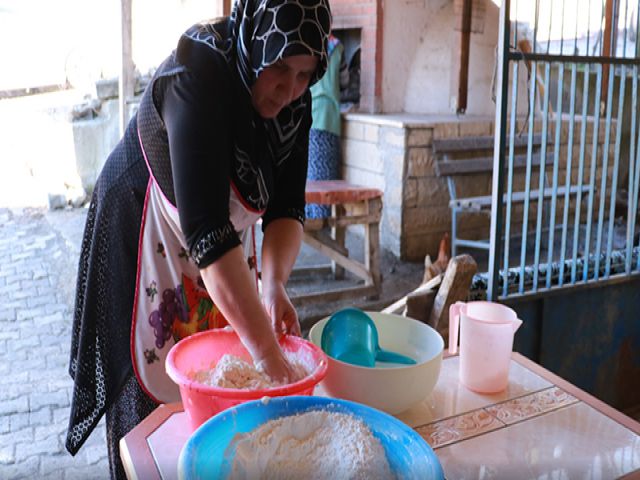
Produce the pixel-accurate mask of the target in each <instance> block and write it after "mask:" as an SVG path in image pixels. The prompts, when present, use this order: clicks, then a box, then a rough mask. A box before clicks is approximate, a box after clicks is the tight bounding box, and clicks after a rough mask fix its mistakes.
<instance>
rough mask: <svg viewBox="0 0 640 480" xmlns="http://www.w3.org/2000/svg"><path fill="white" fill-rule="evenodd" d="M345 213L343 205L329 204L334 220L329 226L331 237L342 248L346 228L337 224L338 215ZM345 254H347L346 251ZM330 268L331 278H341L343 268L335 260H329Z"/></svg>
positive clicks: (342, 276) (343, 246)
mask: <svg viewBox="0 0 640 480" xmlns="http://www.w3.org/2000/svg"><path fill="white" fill-rule="evenodd" d="M344 214H345V209H344V206H343V205H338V204H333V205H331V215H332V217H333V218H334V219H335V220H336V224H335V226H334V227H332V228H331V237H332V238H333V239H334V240H335V242H336V243H337V244H338V245H339V246H340V247H342V248H345V238H346V233H347V228H346V227H343V226H340V225H339V220H340V217H343V216H344ZM346 256H349V254H348V253H347V254H346ZM331 270H332V272H333V278H335V279H336V280H342V279H343V278H344V268H343V267H341V266H340V265H338V264H337V263H336V262H334V261H332V262H331Z"/></svg>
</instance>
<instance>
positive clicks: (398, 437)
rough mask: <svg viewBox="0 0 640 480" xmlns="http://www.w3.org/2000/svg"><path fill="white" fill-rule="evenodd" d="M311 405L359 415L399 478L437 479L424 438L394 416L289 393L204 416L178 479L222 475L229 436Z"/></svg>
mask: <svg viewBox="0 0 640 480" xmlns="http://www.w3.org/2000/svg"><path fill="white" fill-rule="evenodd" d="M314 410H327V411H330V412H338V413H346V414H351V415H353V416H355V417H356V418H358V419H360V420H362V421H363V422H364V423H365V424H366V425H367V426H368V427H369V429H370V430H371V432H372V433H373V435H374V436H375V437H376V438H377V439H378V440H379V441H380V443H381V444H382V447H383V448H384V450H385V453H386V455H387V460H388V462H389V465H390V467H391V470H392V471H393V472H394V473H395V475H396V476H397V478H398V479H399V480H442V479H444V474H443V471H442V467H441V466H440V462H439V461H438V458H437V457H436V455H435V453H433V450H432V449H431V447H430V446H429V444H427V442H425V441H424V439H423V438H422V437H421V436H420V435H419V434H418V433H417V432H416V431H415V430H413V429H412V428H410V427H408V426H407V425H405V424H404V423H402V422H401V421H400V420H398V419H396V418H394V417H392V416H391V415H388V414H386V413H384V412H381V411H380V410H376V409H374V408H371V407H367V406H365V405H362V404H359V403H355V402H350V401H347V400H339V399H335V398H327V397H314V396H291V397H278V398H270V399H268V401H265V402H263V401H262V400H254V401H251V402H247V403H243V404H241V405H238V406H236V407H232V408H230V409H228V410H225V411H223V412H221V413H219V414H218V415H216V416H215V417H212V418H211V419H209V420H207V421H206V422H205V423H204V424H203V425H202V426H201V427H200V428H198V429H197V430H196V431H195V432H194V433H193V435H192V436H191V437H190V438H189V440H188V441H187V443H186V444H185V445H184V447H183V449H182V452H181V453H180V459H179V461H178V477H179V478H180V479H182V480H194V479H225V478H227V477H228V475H229V473H230V472H231V467H232V464H233V457H234V455H235V449H234V445H233V444H232V440H233V439H234V437H235V436H236V435H237V434H240V433H247V432H250V431H252V430H254V429H256V428H258V427H260V426H261V425H262V424H264V423H266V422H268V421H269V420H274V419H277V418H280V417H285V416H289V415H294V414H299V413H305V412H309V411H314Z"/></svg>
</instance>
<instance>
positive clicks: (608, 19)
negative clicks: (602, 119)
mask: <svg viewBox="0 0 640 480" xmlns="http://www.w3.org/2000/svg"><path fill="white" fill-rule="evenodd" d="M614 1H615V0H606V2H607V3H606V5H605V12H604V32H603V34H602V56H603V57H610V56H611V50H612V41H611V40H612V37H613V35H615V33H613V35H612V32H617V26H616V25H614V22H613V4H614ZM602 69H603V71H602V90H601V92H602V99H601V100H600V112H601V113H602V114H603V115H604V113H605V112H606V110H607V92H608V91H609V90H608V89H609V71H610V70H611V64H610V63H605V64H603V65H602Z"/></svg>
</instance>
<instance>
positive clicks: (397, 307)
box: [381, 273, 444, 314]
mask: <svg viewBox="0 0 640 480" xmlns="http://www.w3.org/2000/svg"><path fill="white" fill-rule="evenodd" d="M443 276H444V274H443V273H440V274H438V275H436V276H435V277H433V278H432V279H431V280H429V281H428V282H426V283H423V284H422V285H420V286H419V287H418V288H416V289H415V290H412V291H411V292H409V293H408V294H407V295H405V296H404V297H402V298H400V299H399V300H397V301H395V302H394V303H392V304H391V305H389V306H388V307H385V308H384V309H383V310H381V311H382V313H396V314H397V313H402V312H403V311H404V309H405V307H406V305H407V297H408V296H409V295H411V294H412V293H417V294H420V293H422V292H427V291H429V290H433V289H436V288H438V286H439V285H440V283H442V277H443Z"/></svg>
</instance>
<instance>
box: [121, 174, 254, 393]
mask: <svg viewBox="0 0 640 480" xmlns="http://www.w3.org/2000/svg"><path fill="white" fill-rule="evenodd" d="M229 208H230V215H231V223H232V224H233V226H234V228H235V229H236V231H238V232H242V233H241V237H242V244H243V248H244V252H245V257H246V258H247V259H248V261H249V265H250V268H252V270H254V272H255V271H256V268H255V266H256V256H255V238H254V225H255V222H256V221H257V220H258V218H259V217H260V213H257V212H255V211H250V210H247V209H246V208H245V207H244V205H243V204H242V202H241V201H240V199H239V198H238V196H237V195H236V193H235V191H234V189H233V188H231V194H230V203H229ZM140 228H141V231H140V240H139V245H138V267H137V283H136V293H135V300H134V308H133V321H132V328H131V355H132V359H133V367H134V371H135V374H136V376H137V378H138V381H139V382H140V385H142V387H143V389H144V390H145V391H146V392H147V394H148V395H150V396H151V398H153V399H154V400H155V401H157V402H160V403H168V402H175V401H179V400H180V394H179V391H178V387H177V385H176V384H175V383H174V382H173V381H172V380H171V379H170V378H169V376H168V375H167V374H166V372H165V359H166V357H167V354H168V352H169V350H170V348H171V347H172V346H173V345H174V344H175V343H176V342H178V341H179V340H181V339H182V338H184V337H186V336H189V335H191V334H193V333H196V332H201V331H203V330H208V329H210V328H219V327H223V326H225V325H226V324H227V322H226V320H225V318H224V316H223V315H222V313H221V312H220V311H219V310H218V309H217V308H216V306H215V305H214V303H213V302H212V301H211V298H210V297H209V295H208V294H207V291H206V289H205V287H204V284H203V282H202V278H201V277H200V272H199V269H198V267H197V266H196V265H195V263H194V262H193V260H192V259H191V258H190V256H189V253H188V250H187V248H186V245H185V244H184V236H183V235H182V231H181V230H180V223H179V220H178V211H177V209H176V208H175V207H174V206H173V205H172V204H171V203H170V202H169V200H167V198H166V197H165V196H164V195H163V194H162V191H161V190H160V187H159V186H158V184H157V183H156V181H155V180H154V179H153V176H150V179H149V185H148V186H147V194H146V197H145V206H144V211H143V215H142V225H141V227H140ZM255 276H256V282H257V272H256V274H255ZM256 287H257V284H256Z"/></svg>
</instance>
